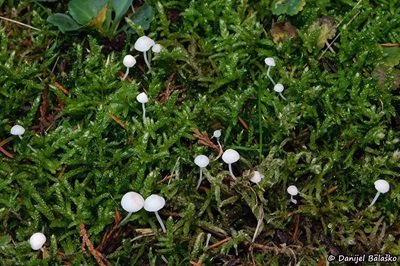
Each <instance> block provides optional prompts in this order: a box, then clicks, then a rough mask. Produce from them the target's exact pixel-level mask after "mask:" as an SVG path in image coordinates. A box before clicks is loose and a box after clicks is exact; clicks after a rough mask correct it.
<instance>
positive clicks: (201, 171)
mask: <svg viewBox="0 0 400 266" xmlns="http://www.w3.org/2000/svg"><path fill="white" fill-rule="evenodd" d="M202 180H203V168H200V177H199V182H197V186H196V190H198V189H199V187H200V184H201V181H202Z"/></svg>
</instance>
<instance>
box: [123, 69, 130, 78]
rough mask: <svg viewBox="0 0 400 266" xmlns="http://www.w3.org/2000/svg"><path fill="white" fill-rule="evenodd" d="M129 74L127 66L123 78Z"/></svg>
mask: <svg viewBox="0 0 400 266" xmlns="http://www.w3.org/2000/svg"><path fill="white" fill-rule="evenodd" d="M128 74H129V67H127V68H126V71H125V75H124V76H123V77H122V80H125V79H126V77H127V76H128Z"/></svg>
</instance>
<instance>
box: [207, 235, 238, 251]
mask: <svg viewBox="0 0 400 266" xmlns="http://www.w3.org/2000/svg"><path fill="white" fill-rule="evenodd" d="M231 239H232V238H231V237H230V236H229V237H227V238H225V239H222V240H221V241H218V242H217V243H215V244H212V245H211V246H209V247H208V249H207V250H210V249H214V248H217V247H219V246H221V245H222V244H224V243H226V242H228V241H230V240H231Z"/></svg>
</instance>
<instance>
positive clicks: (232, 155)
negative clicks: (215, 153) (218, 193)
mask: <svg viewBox="0 0 400 266" xmlns="http://www.w3.org/2000/svg"><path fill="white" fill-rule="evenodd" d="M239 159H240V155H239V153H238V152H237V151H235V150H232V149H227V150H226V151H225V152H224V154H222V160H223V161H224V162H225V163H227V164H228V166H229V173H230V174H231V176H232V177H233V179H236V177H235V175H234V174H233V171H232V164H233V163H236V162H237V161H239Z"/></svg>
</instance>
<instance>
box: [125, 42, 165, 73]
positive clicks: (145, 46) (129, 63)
mask: <svg viewBox="0 0 400 266" xmlns="http://www.w3.org/2000/svg"><path fill="white" fill-rule="evenodd" d="M134 48H135V49H136V50H137V51H139V52H142V53H143V56H144V61H145V62H146V65H147V67H148V68H149V69H151V65H150V62H149V59H148V57H147V52H148V51H149V50H150V49H151V51H153V53H155V54H158V53H159V52H161V49H162V47H161V45H160V44H158V43H155V42H154V41H153V40H152V39H151V38H149V37H147V36H142V37H139V38H138V39H137V40H136V42H135V45H134ZM122 62H123V64H124V66H125V67H126V72H125V75H124V76H123V78H122V80H125V79H126V77H127V76H128V74H129V69H130V68H132V67H133V66H134V65H136V59H135V57H133V56H132V55H130V54H128V55H126V56H125V57H124V60H123V61H122Z"/></svg>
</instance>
